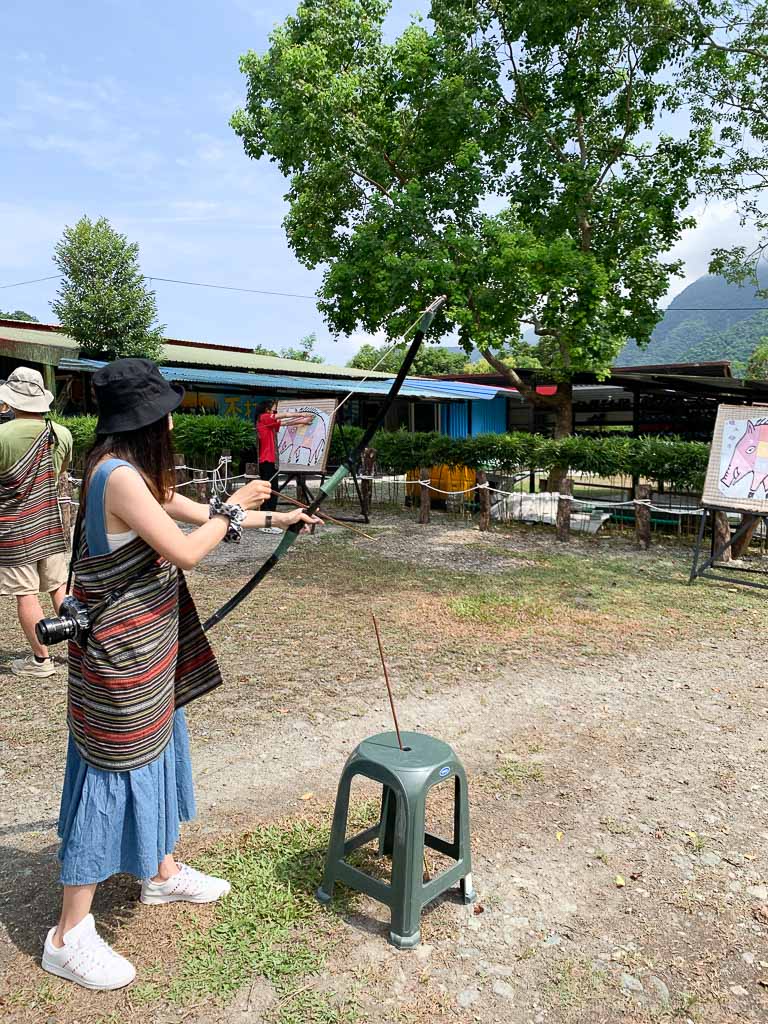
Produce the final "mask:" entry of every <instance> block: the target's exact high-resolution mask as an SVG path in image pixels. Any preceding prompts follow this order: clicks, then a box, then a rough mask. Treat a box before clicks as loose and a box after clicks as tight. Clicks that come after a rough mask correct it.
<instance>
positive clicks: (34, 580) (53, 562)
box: [0, 551, 69, 597]
mask: <svg viewBox="0 0 768 1024" xmlns="http://www.w3.org/2000/svg"><path fill="white" fill-rule="evenodd" d="M68 571H69V555H68V554H67V553H66V552H64V551H62V552H61V553H60V554H57V555H48V557H47V558H42V559H41V560H40V561H39V562H33V563H32V564H31V565H0V597H23V596H25V595H26V594H52V593H53V591H54V590H58V589H59V587H60V586H61V585H62V583H66V582H67V573H68Z"/></svg>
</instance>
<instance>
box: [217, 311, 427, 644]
mask: <svg viewBox="0 0 768 1024" xmlns="http://www.w3.org/2000/svg"><path fill="white" fill-rule="evenodd" d="M445 303H446V296H445V295H441V296H440V297H439V298H437V299H435V301H434V302H433V303H432V304H431V305H430V306H428V307H427V308H426V309H425V310H424V312H423V314H422V316H421V320H420V321H419V326H418V329H417V331H416V334H415V335H414V338H413V341H412V342H411V347H410V348H409V349H408V351H407V352H406V354H405V358H404V359H403V362H402V364H401V365H400V369H399V370H398V372H397V376H396V377H395V379H394V380H393V381H392V386H391V388H390V389H389V391H388V393H387V397H386V399H385V401H384V404H383V405H382V407H381V409H380V410H379V414H378V416H377V417H376V419H375V420H374V421H373V423H371V424H370V426H369V427H368V429H367V430H366V431H365V433H364V434H363V436H362V438H361V440H360V443H359V444H357V445H356V446H355V448H354V449H353V450H352V451H351V452H350V453H349V455H348V456H347V457H346V459H345V460H344V462H343V463H342V464H341V465H340V466H339V468H338V469H337V470H336V472H335V473H334V474H333V475H332V476H331V477H330V478H329V479H328V480H326V482H325V483H324V484H323V486H322V487H321V488H320V490H319V491H318V492H317V495H316V497H315V498H314V500H313V501H312V502H311V503H310V504H309V505H308V506H307V508H306V511H307V514H308V515H313V514H314V513H315V512H316V511H317V509H318V508H319V507H320V506H321V505H322V503H323V502H324V501H325V500H326V498H330V496H331V495H332V494H333V492H334V491H335V490H336V488H337V487H338V486H339V484H340V483H341V481H342V480H344V479H345V478H346V477H348V476H349V475H350V473H352V472H354V471H355V470H356V469H357V467H358V466H359V464H360V459H361V458H362V454H363V452H364V451H365V449H366V448H367V447H368V445H369V444H370V443H371V439H372V438H373V435H374V434H375V433H376V431H377V430H378V429H379V427H380V426H381V425H382V423H383V422H384V419H385V417H386V415H387V413H388V412H389V410H390V408H391V407H392V403H393V402H394V400H395V399H396V398H397V396H398V393H399V391H400V388H401V387H402V386H403V381H404V380H405V378H406V376H407V375H408V371H409V370H410V368H411V366H412V365H413V361H414V359H415V358H416V354H417V352H418V351H419V348H420V347H421V343H422V341H423V340H424V336H425V335H426V333H427V331H428V330H429V327H430V324H431V323H432V321H433V320H434V318H435V315H436V314H437V313H438V312H439V311H440V310H441V309H442V308H443V306H444V305H445ZM352 394H354V390H353V391H350V393H349V395H347V398H349V397H350V395H352ZM346 400H347V399H346V398H345V399H344V401H346ZM342 404H343V403H342ZM300 532H301V524H300V523H293V525H292V526H289V527H288V529H287V530H286V531H285V533H284V534H283V536H282V538H281V540H280V543H279V544H278V546H277V547H276V548H275V550H274V551H273V552H272V554H271V555H270V556H269V558H268V559H267V560H266V561H265V562H264V564H263V565H261V566H260V567H259V568H258V569H257V570H256V572H255V573H254V574H253V576H252V577H251V578H250V579H249V580H248V582H247V583H246V584H244V585H243V586H242V587H241V588H240V590H238V592H237V593H236V594H234V595H233V596H232V597H230V599H229V600H228V601H226V602H225V603H224V604H223V605H222V606H221V608H219V610H218V611H216V612H214V613H213V615H211V617H210V618H209V619H208V620H207V621H206V622H205V623H204V624H203V630H204V631H205V632H206V633H207V632H208V630H209V629H211V627H213V626H215V625H216V624H217V623H219V622H221V620H222V619H224V618H226V616H227V615H229V613H230V612H231V611H234V609H235V608H237V606H238V605H239V604H240V602H241V601H243V600H244V599H245V598H246V597H248V595H249V594H250V593H251V592H252V591H253V590H255V589H256V587H258V585H259V584H260V583H261V581H262V580H263V579H264V577H265V576H266V575H267V573H268V572H270V571H271V570H272V569H274V567H275V566H276V565H277V563H278V562H279V561H280V559H281V558H282V557H283V555H284V554H285V553H286V551H287V550H288V548H290V547H291V545H292V544H294V543H295V541H296V538H297V537H298V535H299V533H300Z"/></svg>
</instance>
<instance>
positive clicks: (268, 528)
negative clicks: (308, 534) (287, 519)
mask: <svg viewBox="0 0 768 1024" xmlns="http://www.w3.org/2000/svg"><path fill="white" fill-rule="evenodd" d="M261 532H262V533H282V532H283V531H282V530H281V529H280V527H279V526H262V527H261Z"/></svg>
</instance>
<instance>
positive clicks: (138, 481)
mask: <svg viewBox="0 0 768 1024" xmlns="http://www.w3.org/2000/svg"><path fill="white" fill-rule="evenodd" d="M105 500H106V505H105V508H106V511H107V515H109V516H112V517H114V519H116V520H117V521H118V524H122V526H124V527H125V528H127V529H131V530H135V531H136V533H137V534H138V535H139V536H140V537H141V538H142V540H145V541H146V542H147V544H149V546H150V547H151V548H153V549H154V550H155V551H156V552H157V553H158V554H159V555H161V556H162V557H163V558H167V559H168V561H169V562H170V563H171V564H172V565H175V566H178V568H179V569H191V568H193V566H195V565H197V564H198V562H201V561H202V559H203V558H205V556H206V555H207V554H208V553H209V552H211V551H213V549H214V548H215V547H216V545H217V544H220V543H221V541H222V540H223V539H224V537H225V536H226V533H227V529H228V527H229V520H228V519H227V518H226V517H224V516H214V517H213V519H208V518H206V519H205V520H204V521H203V522H200V519H201V518H202V517H201V516H200V514H199V513H195V517H196V518H195V520H194V521H193V525H197V529H196V530H193V531H192V532H191V533H183V532H182V531H181V530H180V529H179V527H178V526H177V525H176V523H175V522H174V521H173V519H171V517H170V516H169V515H168V513H167V512H166V510H165V509H164V508H163V506H162V505H160V504H159V503H158V502H157V501H155V499H154V497H153V496H152V494H151V492H150V490H149V488H148V487H147V485H146V483H145V482H144V480H143V478H142V477H141V476H140V475H139V474H138V473H136V472H135V470H133V469H131V468H129V467H128V466H118V468H117V469H115V470H114V472H113V473H112V474H111V475H110V477H109V481H108V483H107V491H106V499H105ZM263 500H264V481H263V480H251V481H250V482H249V483H247V484H246V485H245V487H241V488H240V489H239V490H237V491H236V492H235V493H234V494H233V495H232V498H231V501H232V502H233V503H236V504H238V505H241V506H242V507H243V508H244V509H245V510H246V511H248V512H249V514H250V510H252V509H254V508H257V507H258V506H259V505H261V503H262V501H263ZM189 504H190V505H194V504H195V502H192V501H190V502H189ZM200 508H201V509H202V510H203V511H205V512H206V516H207V509H206V507H205V506H200ZM296 513H298V514H296ZM273 519H274V521H275V525H277V526H283V525H286V526H287V525H290V523H294V522H306V523H320V522H321V520H320V519H318V518H316V517H315V516H307V515H306V514H305V513H304V512H303V511H302V509H296V512H295V513H294V512H283V513H279V514H278V513H274V514H273ZM119 528H121V527H119Z"/></svg>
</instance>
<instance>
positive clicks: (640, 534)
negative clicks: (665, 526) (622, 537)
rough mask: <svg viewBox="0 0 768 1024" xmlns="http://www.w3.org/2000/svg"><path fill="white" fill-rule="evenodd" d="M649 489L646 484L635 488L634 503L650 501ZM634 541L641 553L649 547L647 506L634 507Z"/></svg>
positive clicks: (649, 526)
mask: <svg viewBox="0 0 768 1024" xmlns="http://www.w3.org/2000/svg"><path fill="white" fill-rule="evenodd" d="M650 497H651V489H650V487H649V486H648V484H638V485H637V487H635V500H636V501H650ZM635 541H636V542H637V546H638V547H639V548H640V550H641V551H647V550H648V548H649V547H650V546H651V509H650V507H649V506H648V505H635Z"/></svg>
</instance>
